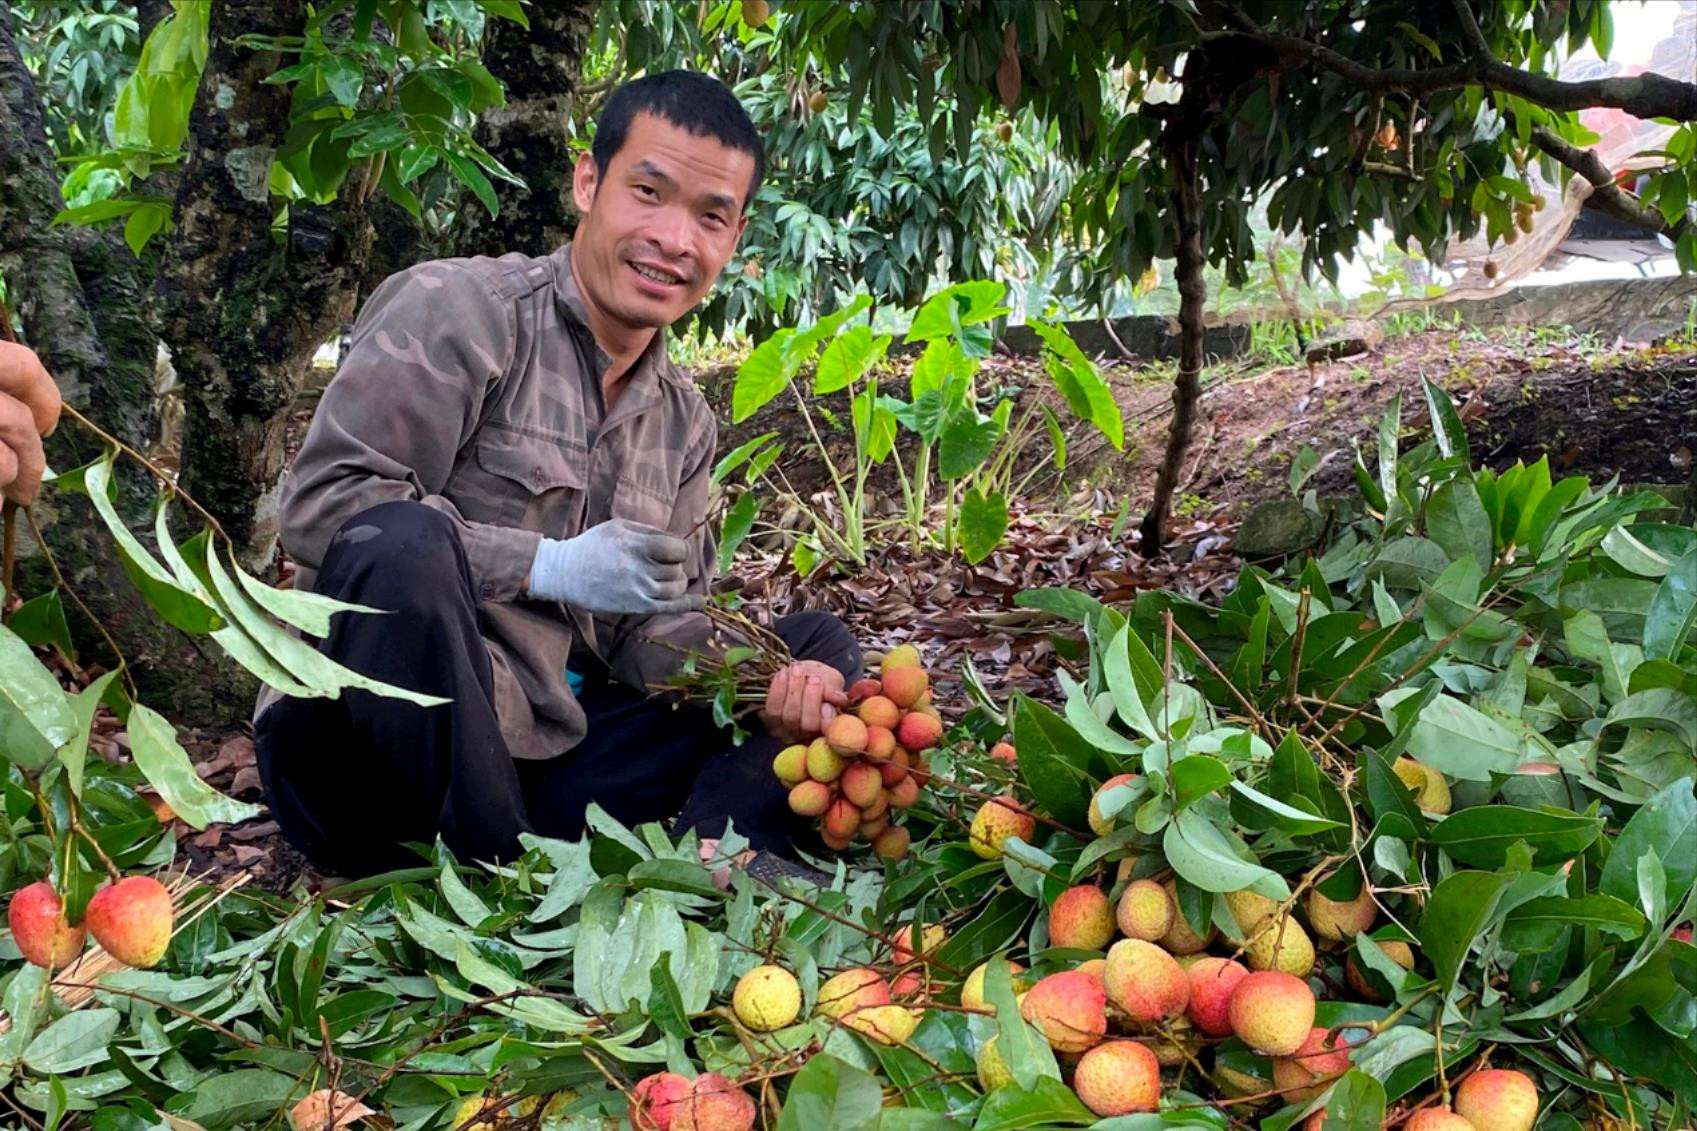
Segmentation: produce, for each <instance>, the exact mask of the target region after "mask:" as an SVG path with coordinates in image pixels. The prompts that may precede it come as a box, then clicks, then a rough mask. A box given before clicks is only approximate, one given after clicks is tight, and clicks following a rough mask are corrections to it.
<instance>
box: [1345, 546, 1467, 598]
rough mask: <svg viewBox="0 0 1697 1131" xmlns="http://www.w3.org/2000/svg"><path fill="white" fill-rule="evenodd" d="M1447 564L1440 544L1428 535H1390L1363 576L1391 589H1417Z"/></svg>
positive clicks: (1427, 582) (1429, 580)
mask: <svg viewBox="0 0 1697 1131" xmlns="http://www.w3.org/2000/svg"><path fill="white" fill-rule="evenodd" d="M1449 564H1450V559H1449V555H1448V554H1446V553H1444V550H1443V547H1441V546H1439V545H1438V544H1437V543H1436V542H1433V541H1432V540H1431V539H1429V538H1413V537H1410V538H1393V539H1391V540H1390V541H1389V542H1387V543H1385V548H1384V549H1383V550H1380V551H1379V554H1378V556H1377V557H1375V558H1374V559H1373V560H1372V561H1371V562H1369V563H1368V565H1367V569H1366V574H1365V576H1366V578H1367V579H1368V580H1370V581H1379V582H1382V583H1383V584H1385V585H1386V586H1389V587H1390V588H1392V589H1412V590H1418V589H1419V588H1420V586H1421V585H1422V584H1423V583H1424V584H1428V585H1429V584H1431V583H1432V582H1434V581H1436V580H1438V577H1439V575H1440V574H1442V573H1443V572H1444V570H1445V569H1446V568H1447V567H1448V566H1449Z"/></svg>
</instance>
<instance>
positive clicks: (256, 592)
mask: <svg viewBox="0 0 1697 1131" xmlns="http://www.w3.org/2000/svg"><path fill="white" fill-rule="evenodd" d="M236 580H237V581H240V582H241V585H242V588H243V589H245V590H247V595H248V596H249V597H252V598H253V600H254V603H255V604H256V605H258V606H259V607H260V608H262V609H264V610H265V611H266V612H268V613H270V614H271V615H272V616H274V617H276V618H277V619H278V620H280V621H282V622H283V623H284V624H291V625H294V626H295V627H296V628H298V629H300V630H301V631H302V632H304V633H306V634H307V635H308V636H318V637H324V636H329V635H330V618H331V617H332V616H333V615H334V614H336V613H361V614H366V615H378V616H387V615H388V610H387V609H374V608H372V607H371V606H369V605H355V604H351V603H350V602H347V601H338V600H336V599H335V598H334V597H326V596H324V595H323V594H322V593H314V592H312V591H310V590H307V589H279V588H277V587H276V586H275V585H267V584H265V582H263V581H261V580H259V578H257V577H254V576H253V575H251V574H249V573H248V572H247V571H246V570H237V571H236Z"/></svg>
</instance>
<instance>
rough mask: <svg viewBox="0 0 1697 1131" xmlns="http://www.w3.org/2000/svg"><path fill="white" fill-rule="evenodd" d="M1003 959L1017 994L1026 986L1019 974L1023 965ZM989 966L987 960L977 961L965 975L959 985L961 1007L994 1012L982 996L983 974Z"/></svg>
mask: <svg viewBox="0 0 1697 1131" xmlns="http://www.w3.org/2000/svg"><path fill="white" fill-rule="evenodd" d="M1003 961H1004V962H1007V964H1008V977H1009V978H1010V979H1011V980H1012V982H1013V990H1014V993H1015V994H1018V993H1019V992H1020V991H1021V990H1023V989H1025V986H1026V983H1025V980H1024V979H1023V978H1021V977H1020V975H1021V974H1023V973H1025V967H1023V966H1021V965H1020V964H1019V963H1017V962H1013V961H1011V960H1008V959H1003ZM989 968H990V964H989V963H988V962H982V963H979V964H978V965H977V966H975V967H973V969H972V973H970V974H968V975H967V976H966V981H965V982H963V983H962V984H961V987H960V1004H961V1008H962V1009H970V1010H972V1011H973V1012H975V1013H993V1012H995V1007H994V1006H992V1005H991V1004H990V1003H989V1002H988V1001H986V1000H985V998H984V974H985V971H987V970H989Z"/></svg>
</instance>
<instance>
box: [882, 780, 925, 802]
mask: <svg viewBox="0 0 1697 1131" xmlns="http://www.w3.org/2000/svg"><path fill="white" fill-rule="evenodd" d="M887 788H888V789H889V791H890V808H892V809H912V808H913V807H914V806H915V805H917V804H919V782H918V781H917V780H916V779H915V778H914V776H913V775H912V774H905V775H904V776H903V777H902V779H901V780H900V781H898V782H897V783H896V784H895V785H892V786H889V787H887Z"/></svg>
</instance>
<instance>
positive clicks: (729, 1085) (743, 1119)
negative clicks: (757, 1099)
mask: <svg viewBox="0 0 1697 1131" xmlns="http://www.w3.org/2000/svg"><path fill="white" fill-rule="evenodd" d="M753 1127H754V1098H753V1097H752V1096H750V1095H749V1094H748V1093H747V1092H745V1091H743V1090H742V1089H741V1088H739V1087H737V1086H736V1084H735V1083H734V1082H733V1081H731V1080H729V1079H726V1078H725V1077H724V1076H722V1075H721V1074H719V1073H717V1072H705V1073H703V1074H701V1075H700V1076H697V1077H696V1078H695V1080H694V1081H693V1082H692V1083H691V1084H690V1086H689V1095H687V1096H685V1097H684V1100H683V1102H682V1103H680V1104H678V1105H677V1115H675V1116H674V1117H673V1118H672V1131H751V1129H752V1128H753Z"/></svg>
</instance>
